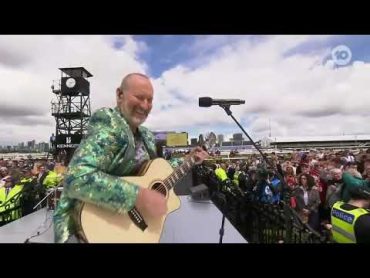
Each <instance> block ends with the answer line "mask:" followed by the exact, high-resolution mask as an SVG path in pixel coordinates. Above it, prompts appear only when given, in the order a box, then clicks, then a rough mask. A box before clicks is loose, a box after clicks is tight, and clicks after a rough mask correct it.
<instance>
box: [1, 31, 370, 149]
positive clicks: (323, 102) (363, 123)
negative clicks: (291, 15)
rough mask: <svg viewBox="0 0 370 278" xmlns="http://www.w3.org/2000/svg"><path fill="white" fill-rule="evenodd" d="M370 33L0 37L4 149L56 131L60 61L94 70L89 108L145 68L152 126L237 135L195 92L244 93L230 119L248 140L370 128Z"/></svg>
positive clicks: (108, 102) (111, 98)
mask: <svg viewBox="0 0 370 278" xmlns="http://www.w3.org/2000/svg"><path fill="white" fill-rule="evenodd" d="M369 63H370V36H323V35H320V36H308V35H300V36H293V35H289V36H282V35H274V36H265V35H251V36H247V35H245V36H231V35H225V36H224V35H222V36H221V35H212V36H208V35H197V36H190V35H189V36H188V35H186V36H185V35H181V36H180V35H163V36H159V35H151V36H121V35H115V36H97V35H96V36H77V35H69V36H61V35H57V36H50V35H42V36H36V35H27V36H7V35H3V36H0V95H1V101H0V134H1V135H0V145H5V144H16V143H18V142H24V141H27V140H32V139H35V140H36V141H37V142H40V141H48V138H49V137H50V134H51V133H53V132H55V119H54V118H53V117H52V116H51V111H50V108H51V104H50V103H51V101H52V100H55V98H54V95H53V94H52V92H51V88H50V86H51V85H52V83H53V80H58V79H59V78H60V71H59V70H58V68H61V67H80V66H83V67H85V68H86V69H87V70H88V71H89V72H91V73H92V74H93V77H91V78H90V79H89V81H90V86H91V109H92V111H94V110H96V109H97V108H100V107H111V106H114V105H115V89H116V87H117V86H118V85H119V84H120V81H121V79H122V77H123V76H124V75H126V74H127V73H130V72H142V73H146V74H148V75H149V76H150V77H151V79H152V81H153V84H154V89H155V96H154V108H153V110H152V113H151V115H150V116H149V118H148V120H147V122H146V126H148V127H149V128H151V129H152V130H173V131H178V132H180V131H187V132H189V134H190V137H195V136H198V134H199V133H207V132H210V131H213V132H215V133H216V134H220V133H222V134H224V135H226V136H227V137H228V136H229V135H231V134H232V133H236V132H240V130H239V129H238V127H237V126H236V124H235V123H234V122H233V120H232V119H231V118H230V117H229V116H227V115H226V113H225V112H224V111H223V110H222V109H221V108H220V107H218V106H212V107H209V108H201V107H199V106H198V98H199V97H203V96H209V97H213V98H239V99H243V100H245V104H244V105H239V106H232V111H233V115H234V116H235V117H236V118H237V119H238V120H239V121H240V122H241V124H242V126H243V127H244V128H245V129H246V130H247V132H248V133H249V134H250V136H251V137H252V138H253V139H255V140H259V139H261V138H263V137H266V136H268V135H269V133H270V129H269V125H270V127H271V135H272V137H274V136H313V135H342V134H346V135H348V134H370V124H369V123H370V64H369Z"/></svg>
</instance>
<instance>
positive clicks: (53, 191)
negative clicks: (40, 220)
mask: <svg viewBox="0 0 370 278" xmlns="http://www.w3.org/2000/svg"><path fill="white" fill-rule="evenodd" d="M53 193H55V194H56V188H55V189H54V190H50V192H49V193H48V194H47V195H46V196H45V197H44V198H42V200H41V201H40V202H38V203H37V204H36V206H34V207H33V209H35V208H37V207H38V206H39V205H41V203H42V202H43V201H44V200H45V199H46V198H47V197H49V196H50V195H51V194H53ZM54 202H55V200H54Z"/></svg>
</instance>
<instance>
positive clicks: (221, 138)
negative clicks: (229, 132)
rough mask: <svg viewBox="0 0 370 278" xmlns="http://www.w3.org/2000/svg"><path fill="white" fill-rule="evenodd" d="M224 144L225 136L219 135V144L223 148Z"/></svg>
mask: <svg viewBox="0 0 370 278" xmlns="http://www.w3.org/2000/svg"><path fill="white" fill-rule="evenodd" d="M223 142H224V135H223V134H219V135H217V144H218V145H219V146H220V147H221V146H222V143H223Z"/></svg>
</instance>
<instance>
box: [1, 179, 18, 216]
mask: <svg viewBox="0 0 370 278" xmlns="http://www.w3.org/2000/svg"><path fill="white" fill-rule="evenodd" d="M22 189H23V185H15V186H14V187H13V188H12V189H11V190H10V191H9V193H8V195H6V189H5V187H2V188H0V202H1V204H0V212H5V211H6V210H10V209H13V208H14V207H16V206H19V205H20V197H21V196H18V197H16V199H12V198H13V197H15V196H16V195H17V194H18V193H20V192H21V191H22ZM20 194H22V193H20ZM20 217H22V209H21V208H19V209H18V210H14V211H13V212H12V213H11V218H12V219H13V220H14V219H18V218H20ZM3 220H5V219H3V217H1V219H0V221H3Z"/></svg>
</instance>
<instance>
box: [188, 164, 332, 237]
mask: <svg viewBox="0 0 370 278" xmlns="http://www.w3.org/2000/svg"><path fill="white" fill-rule="evenodd" d="M195 171H196V173H197V176H198V182H202V183H204V184H206V185H207V186H208V188H209V191H210V195H211V199H212V201H213V202H214V203H215V205H216V206H217V207H218V208H219V210H220V211H222V213H224V214H225V216H226V218H227V219H228V220H229V221H230V222H231V223H232V224H233V225H234V227H235V228H236V229H237V230H238V231H239V232H240V234H241V235H242V236H243V237H244V238H245V239H246V240H247V241H248V242H249V243H276V244H278V243H330V231H326V230H325V229H323V232H322V233H318V232H317V231H315V230H313V229H312V228H311V227H310V226H309V225H307V224H305V223H303V222H302V220H301V219H300V217H299V216H298V214H297V213H296V211H295V210H294V209H293V208H291V207H290V206H289V205H288V204H286V203H285V202H280V203H279V204H278V205H275V204H263V203H260V202H258V201H256V200H255V198H254V197H253V196H252V195H251V194H248V193H245V192H242V191H241V190H240V189H239V188H238V187H237V186H227V184H222V183H220V182H219V181H218V180H217V178H216V177H215V176H214V174H213V172H212V171H207V169H204V168H198V169H196V170H195Z"/></svg>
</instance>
